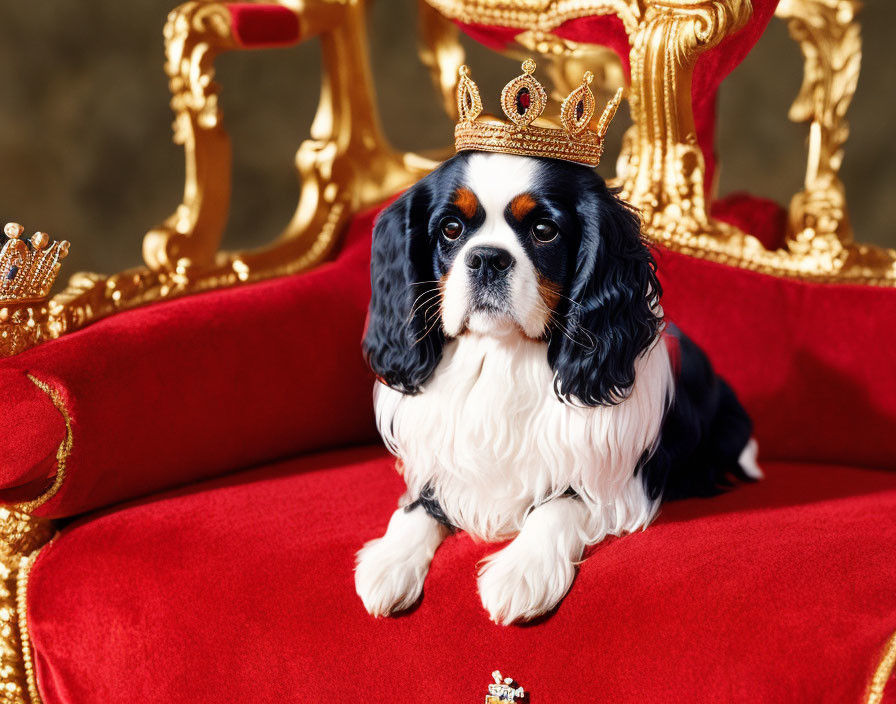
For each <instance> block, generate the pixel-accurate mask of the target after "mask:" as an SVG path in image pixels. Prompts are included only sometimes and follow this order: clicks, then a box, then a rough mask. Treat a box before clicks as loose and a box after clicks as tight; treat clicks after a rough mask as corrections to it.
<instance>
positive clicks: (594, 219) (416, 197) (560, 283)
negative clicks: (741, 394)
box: [355, 151, 761, 624]
mask: <svg viewBox="0 0 896 704" xmlns="http://www.w3.org/2000/svg"><path fill="white" fill-rule="evenodd" d="M371 280H372V298H371V302H370V313H369V320H368V327H367V331H366V333H365V337H364V352H365V355H366V357H367V360H368V362H369V364H370V366H371V368H372V369H373V371H374V372H375V374H376V375H377V379H378V380H377V382H376V384H375V388H374V403H375V406H376V418H377V424H378V427H379V431H380V433H381V435H382V437H383V439H384V440H385V443H386V445H387V446H388V448H389V449H390V450H391V451H392V452H393V453H394V454H395V455H396V456H397V457H398V462H397V466H398V469H399V471H401V473H402V474H403V476H404V479H405V482H406V484H407V491H406V492H405V493H404V494H403V496H402V497H401V499H400V501H399V508H398V510H396V511H395V513H394V514H393V515H392V518H391V520H390V521H389V526H388V528H387V530H386V533H385V535H383V537H381V538H379V539H377V540H373V541H371V542H369V543H367V544H366V545H365V546H364V547H363V548H362V549H361V551H360V552H359V553H358V556H357V566H356V570H355V586H356V590H357V592H358V595H359V596H360V597H361V599H362V601H363V602H364V606H365V607H366V609H367V610H368V611H369V612H370V613H371V614H373V615H374V616H383V615H386V614H390V613H394V612H397V611H401V610H403V609H407V608H408V607H410V606H412V605H413V604H414V603H415V602H416V601H417V599H418V598H419V597H420V594H421V592H422V589H423V582H424V579H425V577H426V573H427V571H428V569H429V565H430V562H431V561H432V558H433V555H434V554H435V552H436V549H437V548H438V546H439V544H440V543H441V542H442V540H444V539H445V537H446V536H447V535H449V534H450V533H451V532H452V531H455V530H463V531H466V532H467V533H469V534H470V535H471V536H473V537H474V538H475V539H479V540H484V541H502V540H507V539H511V538H512V540H511V541H510V543H509V544H508V545H507V546H506V547H504V548H503V549H501V550H499V551H498V552H495V553H494V554H492V555H490V556H489V557H488V558H487V559H486V560H485V561H484V564H483V566H482V568H481V570H480V572H479V578H478V586H479V594H480V596H481V599H482V605H483V606H484V607H485V609H486V611H488V613H489V615H490V617H491V618H492V620H494V621H495V622H497V623H501V624H509V623H512V622H515V621H525V620H529V619H532V618H535V617H537V616H540V615H542V614H544V613H546V612H548V611H550V610H551V609H553V608H554V607H555V606H557V605H558V604H559V602H560V601H561V600H562V599H563V597H564V596H565V594H566V592H567V591H568V590H569V588H570V585H571V584H572V581H573V578H574V576H575V572H576V565H577V564H578V563H579V561H580V560H581V559H582V556H583V553H584V551H585V548H586V547H587V546H589V545H593V544H595V543H597V542H599V541H600V540H602V539H603V538H604V537H605V536H607V535H621V534H623V533H629V532H631V531H635V530H638V529H641V528H644V527H645V526H647V525H648V524H649V523H650V522H651V521H652V520H653V518H654V517H655V516H656V515H657V511H658V509H659V506H660V504H661V502H662V501H664V500H668V499H676V498H682V497H688V496H707V495H712V494H714V493H717V492H718V491H719V490H720V489H721V488H723V487H725V486H729V485H730V480H731V478H733V477H736V478H739V479H742V480H750V479H758V478H759V477H760V476H761V473H760V470H759V468H758V466H757V464H756V453H757V447H756V442H755V440H753V439H751V431H752V424H751V422H750V419H749V417H748V416H747V414H746V412H745V411H744V409H743V407H742V406H741V405H740V403H739V402H738V400H737V398H736V397H735V395H734V393H733V392H732V390H731V388H730V387H729V386H728V385H727V384H726V383H725V382H724V381H723V380H722V379H721V378H719V377H718V376H717V375H716V374H715V373H714V372H713V370H712V367H711V366H710V363H709V361H708V360H707V358H706V356H705V355H704V354H703V353H702V352H701V350H700V349H699V348H698V347H697V346H696V345H695V344H694V343H693V342H691V341H690V340H689V339H688V338H687V337H685V336H684V335H683V334H682V333H681V332H680V331H679V330H677V329H676V328H674V327H673V326H666V325H665V323H664V321H663V311H662V308H661V307H660V296H661V294H662V291H661V288H660V284H659V282H658V280H657V277H656V265H655V263H654V260H653V257H652V255H651V252H650V250H649V249H648V246H647V244H646V243H645V241H644V239H643V237H642V236H641V230H640V222H639V218H638V216H637V214H636V213H635V212H633V211H632V210H631V209H630V208H629V207H627V206H626V205H625V204H624V203H623V202H621V201H620V200H619V199H618V198H617V197H616V195H615V194H614V192H613V191H612V190H610V189H608V188H607V186H606V184H605V183H604V181H603V179H601V177H600V176H598V175H597V172H596V171H595V170H594V169H592V168H589V167H586V166H580V165H577V164H574V163H570V162H564V161H558V160H553V159H545V158H535V157H520V156H511V155H505V154H495V153H485V152H475V151H474V152H469V151H467V152H461V153H459V154H457V155H456V156H454V157H453V158H451V159H449V160H448V161H447V162H445V163H444V164H442V165H441V166H440V167H439V168H438V169H436V170H435V171H433V172H432V173H431V174H429V175H428V176H426V177H425V178H424V179H422V180H421V181H420V182H419V183H417V185H415V186H414V187H413V188H411V189H410V190H408V191H407V192H405V193H404V194H403V195H402V196H401V197H400V198H399V199H398V200H396V201H395V202H394V203H393V204H392V205H391V206H389V207H388V208H387V209H386V210H384V211H383V212H382V214H381V215H380V217H379V219H378V221H377V223H376V226H375V229H374V233H373V252H372V262H371Z"/></svg>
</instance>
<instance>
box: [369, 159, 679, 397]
mask: <svg viewBox="0 0 896 704" xmlns="http://www.w3.org/2000/svg"><path fill="white" fill-rule="evenodd" d="M655 269H656V266H655V264H654V261H653V258H652V256H651V254H650V251H649V249H648V248H647V246H646V245H645V243H644V241H643V239H642V237H641V232H640V223H639V220H638V217H637V215H636V214H635V213H633V212H632V211H631V210H630V209H629V208H627V207H626V206H625V205H624V204H623V203H622V202H621V201H620V200H618V199H617V198H616V196H615V195H614V194H613V192H612V191H610V190H609V189H608V188H607V186H606V184H605V183H604V181H603V179H601V178H600V176H598V175H597V173H596V172H595V171H594V170H593V169H591V168H588V167H585V166H578V165H576V164H572V163H568V162H562V161H556V160H552V159H536V158H530V157H518V156H508V155H503V154H490V153H481V152H462V153H460V154H458V155H457V156H455V157H453V158H452V159H449V160H448V161H447V162H445V163H444V164H442V165H441V166H440V167H439V168H438V169H436V170H435V171H433V172H432V173H431V174H429V175H428V176H426V177H425V178H424V179H422V180H421V181H420V182H419V183H417V185H415V186H414V187H413V188H411V189H410V190H408V191H407V192H405V193H404V195H402V196H401V197H400V198H399V199H398V200H397V201H395V203H393V204H392V205H391V206H389V207H388V208H387V209H386V210H384V211H383V213H382V214H381V215H380V217H379V219H378V221H377V223H376V227H375V229H374V233H373V253H372V261H371V281H372V289H373V290H372V298H371V303H370V318H369V323H368V329H367V334H366V336H365V338H364V351H365V354H366V355H367V359H368V362H369V363H370V366H371V368H372V369H373V371H374V372H375V373H376V374H377V375H378V376H379V378H380V380H381V381H383V383H385V384H387V385H389V386H391V387H393V388H396V389H398V390H400V391H402V392H405V393H415V392H417V391H419V390H420V387H421V385H422V384H423V383H424V382H425V381H426V380H427V379H428V378H429V376H430V375H431V374H432V373H433V371H434V370H435V368H436V366H437V365H438V363H439V360H440V358H441V352H442V346H443V345H444V343H445V340H446V339H450V338H453V337H457V336H460V335H463V334H465V333H467V332H470V333H474V334H480V335H508V334H522V335H525V336H526V337H529V338H532V339H543V340H545V341H546V342H547V344H548V353H547V354H548V362H549V363H550V365H551V367H552V369H553V370H554V372H555V391H556V392H557V394H558V396H560V397H561V398H570V397H572V398H575V399H577V400H578V401H579V402H581V403H584V404H587V405H592V406H593V405H602V404H611V403H616V402H618V401H620V400H622V399H623V398H625V396H626V395H627V393H628V391H629V389H630V388H631V386H632V384H633V383H634V380H635V368H634V367H635V362H636V360H637V358H638V357H639V356H640V355H641V354H642V353H643V352H644V351H645V350H646V349H647V348H648V347H649V346H650V344H651V343H652V341H653V340H654V339H655V337H656V335H657V333H658V331H659V329H660V326H661V320H660V309H659V305H658V301H659V297H660V294H661V290H660V285H659V282H658V281H657V279H656V275H655Z"/></svg>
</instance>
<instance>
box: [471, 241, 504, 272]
mask: <svg viewBox="0 0 896 704" xmlns="http://www.w3.org/2000/svg"><path fill="white" fill-rule="evenodd" d="M464 263H465V264H466V265H467V267H468V268H470V269H472V270H473V272H474V273H477V274H480V275H483V274H506V273H507V272H508V271H510V269H511V268H512V267H513V263H514V259H513V256H512V255H511V254H510V252H508V251H507V250H506V249H501V248H500V247H473V248H472V249H471V250H470V251H469V252H467V256H466V257H464Z"/></svg>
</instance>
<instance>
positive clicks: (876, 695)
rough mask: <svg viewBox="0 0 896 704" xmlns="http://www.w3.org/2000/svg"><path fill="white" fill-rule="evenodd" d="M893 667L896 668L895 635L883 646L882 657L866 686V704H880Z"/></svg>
mask: <svg viewBox="0 0 896 704" xmlns="http://www.w3.org/2000/svg"><path fill="white" fill-rule="evenodd" d="M894 667H896V633H893V635H892V636H890V640H888V641H887V644H886V645H885V646H884V653H883V657H881V659H880V662H879V663H878V665H877V669H876V670H875V671H874V676H873V677H872V678H871V684H870V685H869V686H868V696H867V697H866V698H865V702H866V704H880V703H881V702H882V701H883V699H884V690H885V689H886V688H887V682H888V681H889V679H890V677H891V675H892V674H893V668H894Z"/></svg>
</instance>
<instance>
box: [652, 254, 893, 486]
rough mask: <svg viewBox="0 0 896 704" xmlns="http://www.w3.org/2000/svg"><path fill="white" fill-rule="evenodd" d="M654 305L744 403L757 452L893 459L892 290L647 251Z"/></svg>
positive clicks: (847, 460) (887, 464)
mask: <svg viewBox="0 0 896 704" xmlns="http://www.w3.org/2000/svg"><path fill="white" fill-rule="evenodd" d="M659 273H660V279H661V281H662V284H663V308H664V310H665V312H666V316H667V317H668V318H669V319H670V320H672V321H674V322H675V323H676V324H677V325H678V326H679V327H680V328H681V329H682V330H684V331H685V332H686V333H687V334H688V335H690V336H691V337H692V338H693V339H694V340H695V341H696V342H697V343H698V344H699V345H700V346H701V347H703V349H704V350H706V352H707V354H708V355H709V357H710V359H711V360H712V362H713V364H714V365H715V366H716V368H717V370H718V371H719V372H720V373H721V374H722V375H723V376H724V377H725V378H726V379H728V381H730V382H731V385H732V386H733V387H734V389H735V390H736V391H737V393H738V395H739V396H740V398H741V400H742V401H743V402H744V404H745V405H746V407H747V410H748V411H749V412H750V415H751V416H752V418H753V420H754V422H755V424H756V434H757V436H758V438H759V447H760V455H761V456H762V457H764V458H772V459H776V460H781V459H784V460H801V461H816V462H829V463H835V464H852V465H860V466H865V467H880V468H886V469H896V364H894V362H893V359H894V357H893V346H894V344H896V337H894V332H893V328H892V325H890V321H893V320H896V289H893V288H876V287H872V286H846V285H842V284H813V283H805V282H801V281H798V280H795V279H783V278H777V277H773V276H767V275H763V274H757V273H754V272H750V271H746V270H743V269H734V268H732V267H728V266H723V265H720V264H714V263H712V262H707V261H704V260H700V259H695V258H693V257H688V256H685V255H682V254H675V253H673V252H669V251H666V250H661V251H660V253H659Z"/></svg>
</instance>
